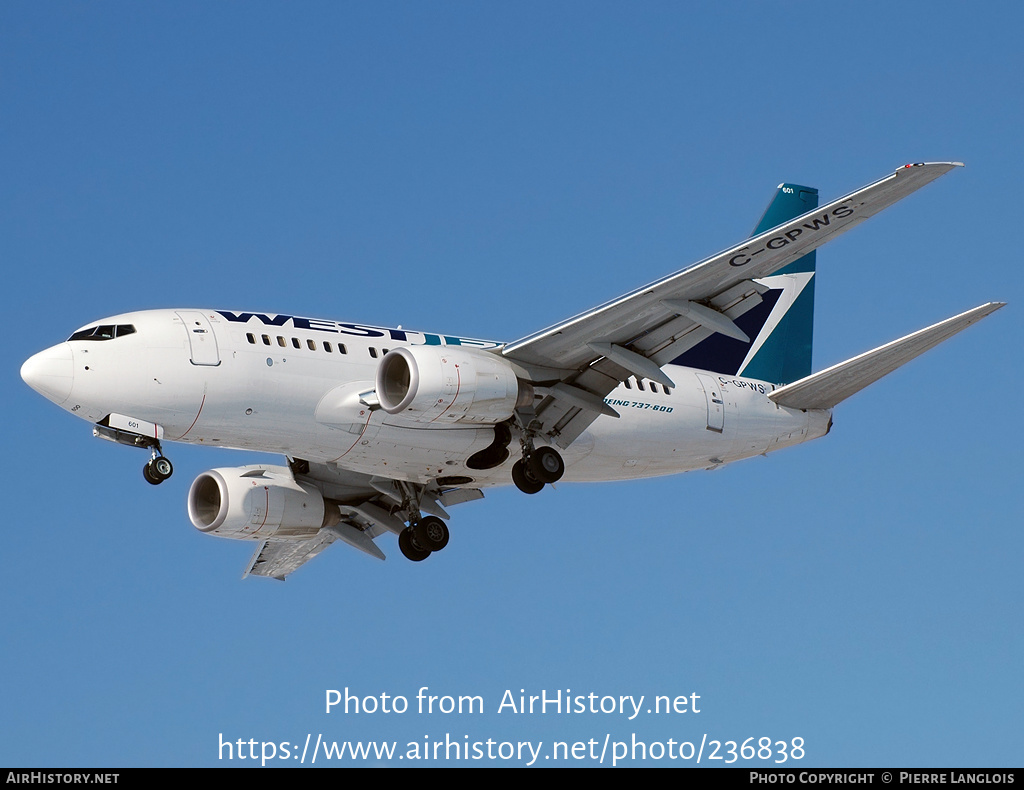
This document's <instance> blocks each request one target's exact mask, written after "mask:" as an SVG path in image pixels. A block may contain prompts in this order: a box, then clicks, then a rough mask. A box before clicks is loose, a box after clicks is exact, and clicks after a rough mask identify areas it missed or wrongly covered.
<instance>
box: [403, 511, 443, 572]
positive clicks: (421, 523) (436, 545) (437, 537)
mask: <svg viewBox="0 0 1024 790" xmlns="http://www.w3.org/2000/svg"><path fill="white" fill-rule="evenodd" d="M448 538H449V533H448V525H447V524H445V523H444V522H443V521H442V520H441V519H439V518H437V517H436V516H424V517H423V518H421V519H419V520H418V521H416V522H415V523H413V524H411V525H410V526H408V527H406V528H405V529H403V530H402V531H401V532H400V533H399V534H398V548H399V549H401V550H402V554H404V555H405V557H406V559H409V560H412V561H413V562H420V561H422V560H425V559H426V558H427V557H429V556H430V555H431V554H432V553H433V552H435V551H441V549H443V548H444V547H445V546H447V545H448Z"/></svg>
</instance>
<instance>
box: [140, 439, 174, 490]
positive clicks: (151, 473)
mask: <svg viewBox="0 0 1024 790" xmlns="http://www.w3.org/2000/svg"><path fill="white" fill-rule="evenodd" d="M172 474H174V467H173V466H172V465H171V462H170V460H169V459H168V458H166V457H164V456H163V455H161V454H160V448H159V446H157V447H154V448H153V457H152V458H151V459H149V462H148V463H147V464H146V465H145V466H144V467H142V476H143V477H144V478H146V482H147V483H149V484H151V485H155V486H158V485H160V484H161V483H162V482H163V481H164V480H166V479H167V478H168V477H170V476H171V475H172Z"/></svg>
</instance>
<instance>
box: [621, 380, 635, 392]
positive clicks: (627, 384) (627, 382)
mask: <svg viewBox="0 0 1024 790" xmlns="http://www.w3.org/2000/svg"><path fill="white" fill-rule="evenodd" d="M622 383H623V384H625V385H626V389H628V390H631V389H633V385H632V384H630V383H629V379H626V380H625V381H624V382H622Z"/></svg>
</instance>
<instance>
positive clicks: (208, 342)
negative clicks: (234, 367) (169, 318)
mask: <svg viewBox="0 0 1024 790" xmlns="http://www.w3.org/2000/svg"><path fill="white" fill-rule="evenodd" d="M178 318H180V319H181V321H182V323H183V324H184V326H185V331H186V332H187V333H188V345H189V349H190V351H191V354H192V364H193V365H219V364H220V354H219V353H218V351H217V337H216V335H214V334H213V327H212V326H211V325H210V319H208V318H207V317H206V316H205V315H203V314H202V313H200V312H198V311H182V312H180V313H178Z"/></svg>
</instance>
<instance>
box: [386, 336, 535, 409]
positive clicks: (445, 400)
mask: <svg viewBox="0 0 1024 790" xmlns="http://www.w3.org/2000/svg"><path fill="white" fill-rule="evenodd" d="M376 384H377V400H379V401H380V405H381V408H383V409H384V411H386V412H387V413H388V414H394V415H400V416H402V417H404V418H407V419H411V420H414V421H415V422H418V423H433V424H434V425H449V424H452V423H456V422H472V423H478V424H494V423H499V422H502V421H503V420H507V419H508V418H509V417H511V416H512V414H513V412H514V411H515V410H516V408H517V407H521V406H528V405H532V403H533V386H532V385H531V384H530V383H529V382H526V381H522V380H521V379H520V378H519V377H518V376H516V374H515V371H514V370H513V369H512V366H511V365H510V364H509V363H508V362H506V361H505V360H504V359H503V358H502V357H500V356H498V355H496V354H490V353H488V352H486V351H476V350H473V349H467V348H461V347H457V346H403V347H401V348H396V349H393V350H391V351H389V352H388V353H387V354H385V356H384V359H382V360H381V362H380V365H378V366H377V382H376Z"/></svg>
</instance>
